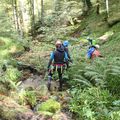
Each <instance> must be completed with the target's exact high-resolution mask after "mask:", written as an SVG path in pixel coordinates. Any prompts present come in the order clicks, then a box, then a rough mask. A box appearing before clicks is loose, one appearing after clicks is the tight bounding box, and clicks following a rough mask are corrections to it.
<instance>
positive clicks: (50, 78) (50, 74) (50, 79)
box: [47, 71, 53, 91]
mask: <svg viewBox="0 0 120 120" xmlns="http://www.w3.org/2000/svg"><path fill="white" fill-rule="evenodd" d="M52 75H53V73H52V72H51V71H50V72H49V73H48V84H47V87H48V90H49V91H50V87H51V81H52Z"/></svg>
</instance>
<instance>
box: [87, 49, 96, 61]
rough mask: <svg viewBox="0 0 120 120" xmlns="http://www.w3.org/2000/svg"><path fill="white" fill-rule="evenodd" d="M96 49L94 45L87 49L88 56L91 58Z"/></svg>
mask: <svg viewBox="0 0 120 120" xmlns="http://www.w3.org/2000/svg"><path fill="white" fill-rule="evenodd" d="M94 51H95V48H94V47H91V48H89V50H88V51H87V57H88V58H89V59H90V58H91V56H92V53H93V52H94Z"/></svg>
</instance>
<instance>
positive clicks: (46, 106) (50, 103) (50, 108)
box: [38, 99, 60, 113]
mask: <svg viewBox="0 0 120 120" xmlns="http://www.w3.org/2000/svg"><path fill="white" fill-rule="evenodd" d="M59 110H60V103H58V102H57V101H55V100H53V99H49V100H47V101H46V102H43V103H42V104H41V105H40V107H39V108H38V111H47V112H51V113H55V112H56V111H59Z"/></svg>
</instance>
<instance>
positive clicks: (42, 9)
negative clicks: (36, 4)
mask: <svg viewBox="0 0 120 120" xmlns="http://www.w3.org/2000/svg"><path fill="white" fill-rule="evenodd" d="M41 23H42V24H44V3H43V0H41Z"/></svg>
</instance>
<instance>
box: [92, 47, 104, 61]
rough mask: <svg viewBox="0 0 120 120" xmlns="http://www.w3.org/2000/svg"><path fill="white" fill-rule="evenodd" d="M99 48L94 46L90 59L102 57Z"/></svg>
mask: <svg viewBox="0 0 120 120" xmlns="http://www.w3.org/2000/svg"><path fill="white" fill-rule="evenodd" d="M99 48H100V46H99V45H95V50H94V51H93V53H92V55H91V59H94V58H96V57H102V55H101V53H100V51H99Z"/></svg>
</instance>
